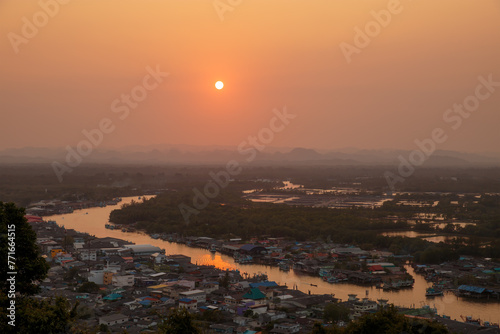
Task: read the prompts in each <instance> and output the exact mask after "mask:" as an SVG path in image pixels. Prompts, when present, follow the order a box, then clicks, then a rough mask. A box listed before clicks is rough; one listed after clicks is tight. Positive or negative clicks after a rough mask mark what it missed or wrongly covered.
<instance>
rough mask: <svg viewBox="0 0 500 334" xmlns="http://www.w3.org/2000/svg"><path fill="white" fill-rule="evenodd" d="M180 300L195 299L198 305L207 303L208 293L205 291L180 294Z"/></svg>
mask: <svg viewBox="0 0 500 334" xmlns="http://www.w3.org/2000/svg"><path fill="white" fill-rule="evenodd" d="M179 297H180V298H189V299H195V300H196V301H197V302H198V303H204V302H206V301H207V293H206V292H205V291H203V290H190V291H184V292H181V293H179Z"/></svg>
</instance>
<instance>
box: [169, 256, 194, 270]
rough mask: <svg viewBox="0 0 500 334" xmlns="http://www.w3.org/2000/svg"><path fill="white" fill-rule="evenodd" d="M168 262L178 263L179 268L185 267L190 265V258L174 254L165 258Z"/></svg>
mask: <svg viewBox="0 0 500 334" xmlns="http://www.w3.org/2000/svg"><path fill="white" fill-rule="evenodd" d="M167 260H168V261H173V262H176V263H178V264H179V265H180V266H181V267H185V266H187V265H188V264H190V263H191V257H189V256H186V255H182V254H174V255H169V256H167Z"/></svg>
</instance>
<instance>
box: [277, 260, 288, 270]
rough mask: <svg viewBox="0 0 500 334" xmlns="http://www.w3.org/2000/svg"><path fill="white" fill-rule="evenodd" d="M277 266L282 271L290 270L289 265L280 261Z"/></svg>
mask: <svg viewBox="0 0 500 334" xmlns="http://www.w3.org/2000/svg"><path fill="white" fill-rule="evenodd" d="M278 267H279V268H280V270H283V271H289V270H290V266H289V265H288V264H287V263H285V262H280V264H278Z"/></svg>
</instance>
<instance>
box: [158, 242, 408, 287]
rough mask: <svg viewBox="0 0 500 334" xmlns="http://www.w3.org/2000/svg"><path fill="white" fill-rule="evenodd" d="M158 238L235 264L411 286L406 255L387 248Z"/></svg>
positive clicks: (340, 279) (335, 280)
mask: <svg viewBox="0 0 500 334" xmlns="http://www.w3.org/2000/svg"><path fill="white" fill-rule="evenodd" d="M160 237H161V238H164V239H166V240H169V241H175V242H183V243H186V244H187V245H189V246H191V247H200V248H206V249H215V250H217V251H219V252H221V253H222V254H227V255H231V256H233V257H234V258H235V262H237V263H242V264H245V263H259V264H264V265H269V266H278V267H279V268H280V269H281V270H283V271H288V270H290V269H292V268H293V270H294V271H295V272H301V273H304V274H309V275H313V276H321V277H322V278H323V280H325V281H327V282H329V283H340V282H347V281H348V282H350V283H353V284H362V285H378V286H380V287H381V288H384V289H390V290H397V289H400V288H408V287H412V286H413V283H414V281H413V278H412V277H411V276H410V275H408V274H407V272H406V269H405V268H404V264H405V262H406V260H407V259H408V258H409V257H405V256H394V254H393V253H391V252H387V251H380V250H363V249H361V248H359V247H355V246H352V245H350V246H346V245H338V244H325V243H323V242H312V241H311V242H294V241H289V240H285V239H284V238H262V239H253V240H250V242H251V244H241V243H240V242H241V239H232V240H233V241H231V240H230V241H229V242H224V241H220V240H214V239H212V238H207V237H189V238H183V239H179V238H178V236H177V235H164V236H160Z"/></svg>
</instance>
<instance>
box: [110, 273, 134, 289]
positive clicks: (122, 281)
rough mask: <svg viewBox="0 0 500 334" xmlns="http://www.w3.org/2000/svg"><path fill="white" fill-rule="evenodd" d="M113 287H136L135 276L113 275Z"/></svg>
mask: <svg viewBox="0 0 500 334" xmlns="http://www.w3.org/2000/svg"><path fill="white" fill-rule="evenodd" d="M112 285H113V286H118V287H121V286H134V275H120V276H118V275H113V278H112Z"/></svg>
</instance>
